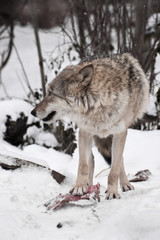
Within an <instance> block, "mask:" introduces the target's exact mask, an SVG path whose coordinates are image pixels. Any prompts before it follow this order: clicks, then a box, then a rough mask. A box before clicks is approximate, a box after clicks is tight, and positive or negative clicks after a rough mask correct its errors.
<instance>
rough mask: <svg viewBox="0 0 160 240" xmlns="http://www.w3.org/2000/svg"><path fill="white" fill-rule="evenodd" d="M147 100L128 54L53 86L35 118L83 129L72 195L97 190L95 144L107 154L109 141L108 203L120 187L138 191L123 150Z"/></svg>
mask: <svg viewBox="0 0 160 240" xmlns="http://www.w3.org/2000/svg"><path fill="white" fill-rule="evenodd" d="M148 99H149V83H148V80H147V78H146V76H145V74H144V72H143V70H142V68H141V66H140V64H139V63H138V61H137V60H136V59H135V58H134V57H133V56H132V55H131V54H129V53H124V54H121V55H115V56H111V57H102V58H101V57H100V58H91V59H89V60H88V59H87V60H86V61H85V60H83V61H82V62H80V63H79V64H77V65H75V66H74V65H70V66H68V67H66V68H65V69H64V70H63V71H62V72H61V73H60V74H59V75H58V76H57V77H56V78H55V79H54V80H53V81H51V83H50V84H49V85H48V91H47V95H46V97H45V98H44V99H43V100H42V101H41V102H40V103H39V104H38V105H37V106H36V107H35V108H34V109H33V110H32V112H31V113H32V115H33V116H35V117H38V118H39V119H41V120H42V121H43V122H45V123H48V124H50V123H52V122H53V121H56V120H59V119H61V118H63V117H67V118H69V119H70V120H71V121H74V122H75V123H76V124H77V125H78V127H79V137H78V145H79V166H78V173H77V179H76V183H75V185H74V187H73V189H72V190H71V193H72V194H74V195H83V194H85V193H86V192H87V190H88V188H89V186H92V185H93V174H94V158H93V154H92V143H93V141H94V140H95V142H96V143H97V145H98V147H99V149H101V152H102V153H104V155H105V150H104V148H105V143H107V139H110V140H111V141H112V150H111V156H112V163H111V170H110V173H109V175H108V186H107V190H106V199H113V198H116V199H119V198H120V195H119V193H118V182H120V186H121V188H122V190H123V191H128V190H132V189H134V187H133V186H132V185H131V184H130V182H129V181H128V179H127V176H126V173H125V169H124V162H123V150H124V146H125V141H126V136H127V129H128V127H129V126H130V125H131V124H133V123H134V122H135V121H136V120H137V119H139V118H141V117H142V116H143V114H144V112H145V111H146V107H147V104H148ZM111 141H108V143H109V142H111ZM110 145H111V144H110ZM109 149H110V147H108V150H107V146H106V155H107V153H108V151H109ZM109 155H110V154H109Z"/></svg>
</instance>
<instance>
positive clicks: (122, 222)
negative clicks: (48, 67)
mask: <svg viewBox="0 0 160 240" xmlns="http://www.w3.org/2000/svg"><path fill="white" fill-rule="evenodd" d="M15 36H16V39H15V40H16V46H17V48H18V49H19V54H20V55H21V57H22V60H23V62H24V66H25V68H26V71H27V74H28V76H29V79H30V82H31V85H32V86H33V87H35V88H36V87H40V77H39V68H38V65H37V57H36V49H35V48H34V46H35V45H34V37H33V33H32V30H31V29H30V28H27V29H26V28H20V27H17V28H16V32H15ZM40 36H41V41H42V49H43V53H44V54H46V55H45V56H46V57H47V54H49V53H48V52H49V51H52V50H53V49H54V47H55V45H56V43H57V42H58V41H60V40H59V37H57V35H55V34H50V35H49V34H44V33H41V34H40ZM52 42H53V47H52ZM65 64H67V63H65ZM157 70H158V69H157ZM21 74H22V70H21V68H20V66H19V63H18V61H17V57H16V55H15V52H13V53H12V57H11V59H10V62H9V64H8V65H7V66H6V68H5V69H4V71H3V72H2V81H3V82H4V84H5V86H6V88H7V91H8V92H9V94H10V95H12V96H15V97H20V98H23V97H26V95H25V92H23V91H22V87H21V85H20V82H19V81H18V80H17V76H19V75H20V76H21ZM33 79H34V81H33ZM11 83H12V84H11ZM26 89H27V88H26ZM0 94H1V96H4V92H3V89H0ZM31 109H32V106H31V105H30V104H28V103H26V102H24V101H22V100H14V99H12V100H7V101H1V102H0V112H1V114H0V126H1V129H0V154H4V155H10V156H15V157H19V158H23V159H26V160H30V161H33V162H37V163H40V164H42V165H43V164H44V165H48V166H49V167H50V168H52V169H54V170H57V171H59V172H61V173H63V174H64V175H66V177H67V178H66V180H65V181H64V183H62V184H61V185H59V184H58V183H57V182H56V181H55V180H54V179H53V178H52V177H51V176H50V174H49V173H48V172H47V171H45V170H42V169H37V168H36V167H23V168H22V169H18V170H15V171H6V170H3V169H1V168H0V240H28V239H36V240H50V239H52V240H53V239H55V240H62V239H65V240H75V239H80V240H88V239H92V240H97V239H98V240H105V239H110V240H117V239H119V240H130V239H131V240H139V239H141V240H143V239H144V240H150V239H151V240H153V239H154V240H159V239H160V131H150V132H142V131H136V130H129V131H128V136H127V142H126V146H125V151H124V158H125V165H126V172H127V173H128V174H131V175H132V174H135V173H136V172H137V171H139V170H143V169H149V170H150V171H151V173H152V175H151V176H150V178H149V180H148V181H146V182H137V183H134V184H133V185H134V187H135V190H133V191H129V192H126V193H122V192H121V190H120V189H119V192H120V194H121V199H120V200H111V201H107V200H105V193H104V192H105V190H106V187H107V175H108V173H109V170H106V171H105V172H103V173H102V174H100V175H99V176H98V177H95V178H94V183H95V184H96V183H97V182H99V183H100V184H101V202H100V203H98V204H89V205H86V204H85V206H83V202H82V204H80V205H79V204H78V205H77V204H76V205H75V206H74V205H72V206H66V207H64V208H61V209H59V210H57V211H56V212H53V211H50V212H46V209H45V207H44V206H43V204H44V203H45V202H46V201H48V200H50V199H52V198H54V197H56V196H57V195H58V194H59V193H67V192H68V191H69V190H70V189H71V188H72V186H73V184H74V182H75V179H76V172H77V166H78V149H76V150H75V152H74V154H73V157H71V156H69V155H66V154H64V153H60V152H57V151H56V150H54V149H52V148H49V149H46V148H44V147H42V146H39V145H36V144H32V145H29V146H25V147H24V149H23V150H21V149H19V148H17V147H14V146H11V145H10V144H9V143H7V142H5V141H4V140H3V132H4V131H5V126H4V122H5V119H6V117H5V116H6V114H10V115H11V116H12V118H13V119H15V118H16V116H17V115H18V114H19V113H20V112H21V111H22V110H23V111H24V112H25V114H26V115H27V116H29V121H30V122H31V121H33V119H32V116H31V115H30V111H31ZM32 132H33V129H32ZM34 134H36V132H34ZM37 135H38V134H37ZM46 137H47V138H48V139H49V140H51V139H52V137H51V136H50V135H49V136H46V135H41V140H42V139H43V140H44V141H46ZM52 141H53V142H54V143H55V144H56V140H55V138H54V137H53V139H52ZM93 153H94V156H95V175H96V174H97V173H99V172H100V171H101V170H103V169H105V168H107V164H106V163H105V161H104V160H103V158H102V157H101V155H100V154H99V153H98V151H97V149H96V148H95V147H93ZM59 223H61V226H62V227H61V228H58V227H57V225H58V224H59Z"/></svg>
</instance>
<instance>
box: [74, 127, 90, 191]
mask: <svg viewBox="0 0 160 240" xmlns="http://www.w3.org/2000/svg"><path fill="white" fill-rule="evenodd" d="M92 139H93V137H92V135H90V134H88V133H86V132H85V131H83V130H81V129H80V130H79V139H78V140H79V166H78V174H77V180H76V184H75V186H74V187H73V189H72V190H71V191H70V192H71V193H72V194H73V195H83V194H85V193H86V192H87V190H88V188H89V186H92V185H93V172H94V159H93V155H92Z"/></svg>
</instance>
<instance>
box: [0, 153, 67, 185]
mask: <svg viewBox="0 0 160 240" xmlns="http://www.w3.org/2000/svg"><path fill="white" fill-rule="evenodd" d="M0 166H1V167H2V168H3V169H5V170H15V169H18V168H21V167H23V166H27V167H28V166H33V167H38V168H42V169H43V168H44V169H46V170H47V171H48V172H49V173H50V174H51V176H52V177H53V178H54V179H55V180H56V182H57V183H59V184H60V183H62V182H63V181H64V179H65V178H66V177H65V176H64V175H62V174H61V173H59V172H57V171H55V170H52V169H50V168H48V167H46V166H42V165H40V164H37V163H33V162H30V161H28V160H25V159H20V158H16V157H10V156H6V155H2V154H0Z"/></svg>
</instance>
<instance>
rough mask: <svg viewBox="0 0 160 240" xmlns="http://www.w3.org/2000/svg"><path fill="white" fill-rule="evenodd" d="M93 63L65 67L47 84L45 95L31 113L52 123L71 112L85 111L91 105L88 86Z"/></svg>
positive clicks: (90, 80) (91, 76) (91, 75)
mask: <svg viewBox="0 0 160 240" xmlns="http://www.w3.org/2000/svg"><path fill="white" fill-rule="evenodd" d="M93 72H94V69H93V65H92V64H89V65H85V66H82V65H77V66H68V67H67V68H65V69H64V70H63V71H62V72H61V73H60V74H59V75H58V76H57V77H56V78H55V79H54V80H53V81H52V82H51V83H50V84H49V85H48V90H47V95H46V97H45V98H44V99H43V100H42V101H41V102H40V103H39V104H38V105H37V106H36V107H35V108H34V109H33V110H32V112H31V114H32V115H33V116H35V117H38V118H40V119H41V120H43V121H44V122H46V123H52V122H53V121H55V120H59V119H61V118H62V117H65V116H67V115H69V114H70V113H73V112H75V113H76V112H79V113H82V112H83V113H85V112H87V111H88V109H89V107H90V106H91V105H92V102H93V101H92V99H91V98H90V97H89V88H90V85H91V82H92V78H93Z"/></svg>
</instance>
